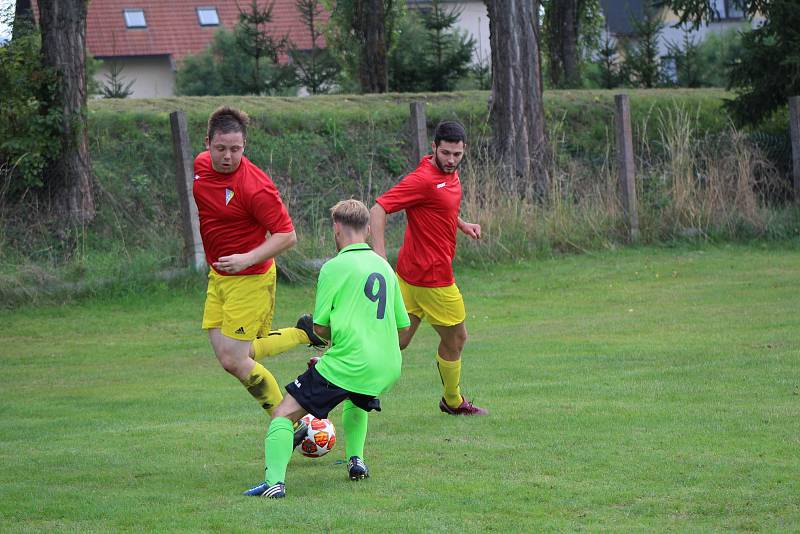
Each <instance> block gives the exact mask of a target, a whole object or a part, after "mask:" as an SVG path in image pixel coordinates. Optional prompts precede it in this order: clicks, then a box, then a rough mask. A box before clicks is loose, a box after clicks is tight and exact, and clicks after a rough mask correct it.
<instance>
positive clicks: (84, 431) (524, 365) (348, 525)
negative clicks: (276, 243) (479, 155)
mask: <svg viewBox="0 0 800 534" xmlns="http://www.w3.org/2000/svg"><path fill="white" fill-rule="evenodd" d="M458 277H459V285H460V287H461V289H462V291H463V293H464V295H465V298H466V303H467V309H468V313H469V316H468V323H467V326H468V328H469V331H470V334H471V340H470V342H469V343H468V345H467V349H466V351H465V354H464V360H465V365H464V374H463V380H462V384H463V389H464V392H465V393H466V394H467V395H469V396H471V397H473V398H474V399H475V400H476V403H477V404H479V405H483V406H486V407H488V408H489V409H490V410H491V412H492V413H491V415H490V416H489V417H485V418H476V419H467V418H454V417H449V416H446V415H444V414H441V413H440V412H439V411H438V409H437V402H438V397H439V394H440V393H439V392H440V384H439V378H438V376H437V373H436V370H435V366H434V363H433V355H434V350H435V344H436V340H435V337H434V334H433V332H432V330H431V329H430V328H424V327H423V328H421V330H420V332H419V334H418V336H417V338H416V339H415V340H414V342H413V343H412V345H411V347H409V349H408V350H406V352H405V354H404V361H405V363H404V373H403V376H402V377H401V379H400V381H399V382H398V383H397V385H396V386H395V388H394V389H393V390H392V391H391V392H390V393H389V394H388V395H386V396H385V397H384V398H383V399H382V400H383V406H384V411H383V412H382V413H380V414H376V415H374V416H372V417H371V419H370V434H369V436H368V441H367V457H366V460H367V462H368V464H369V466H370V470H371V473H372V478H370V479H369V480H367V481H364V482H359V483H351V482H349V481H348V480H347V478H346V470H345V466H344V465H343V464H342V461H343V460H344V447H343V446H342V443H340V444H339V445H338V446H337V448H336V449H335V450H334V451H333V452H332V453H331V454H329V455H328V456H326V457H324V458H321V459H316V460H312V459H308V458H304V457H301V456H299V455H296V456H295V457H294V458H293V459H292V462H291V464H290V466H289V471H288V477H287V491H288V496H287V498H286V499H284V500H282V501H265V500H260V499H254V498H246V497H243V496H240V493H241V491H242V490H244V489H246V488H247V487H249V486H250V485H251V484H253V483H255V482H258V481H259V480H260V478H261V474H262V473H261V470H262V467H263V437H264V432H265V429H266V426H267V418H266V417H265V416H264V415H262V413H261V411H260V409H259V408H258V407H257V406H256V404H255V403H254V402H253V401H252V400H251V399H250V398H249V396H248V395H247V393H246V392H245V391H244V389H243V388H242V387H241V386H240V385H239V384H238V382H237V381H236V380H235V379H233V378H231V377H230V376H228V375H226V374H225V372H224V371H223V370H222V369H221V368H220V367H219V365H218V364H217V362H216V360H215V359H214V357H213V356H212V353H211V349H210V346H209V344H208V341H207V339H206V337H205V335H204V333H203V332H201V331H200V330H199V321H200V316H201V309H202V302H203V291H202V287H201V286H202V284H201V283H198V284H197V285H196V286H192V287H191V288H189V289H179V290H167V289H165V290H163V291H158V292H156V293H150V294H144V295H138V296H132V297H129V298H127V299H118V300H114V301H103V302H88V303H84V304H80V305H73V306H69V307H45V308H27V309H22V310H17V311H14V312H9V311H4V312H0V318H1V319H2V322H3V329H2V334H0V337H2V339H0V341H1V342H2V343H1V344H0V389H1V390H2V403H0V417H1V419H0V420H1V421H2V425H1V426H0V462H1V463H2V469H1V470H0V530H1V531H3V532H24V531H28V532H34V531H35V532H41V531H70V532H76V531H80V532H118V531H146V532H155V531H159V532H161V531H186V532H188V531H218V532H237V531H238V532H256V531H262V532H264V531H272V530H275V531H278V530H281V531H297V532H299V531H304V532H326V531H349V532H400V531H403V532H407V531H411V532H478V531H496V532H523V531H525V532H538V531H640V532H650V531H678V532H686V531H689V532H695V531H728V530H735V531H739V530H744V531H765V532H775V531H798V530H800V453H798V451H800V252H799V251H798V250H797V248H796V247H795V248H792V247H779V246H770V247H759V246H720V247H713V248H704V249H692V248H686V247H679V248H674V249H665V248H661V249H652V248H645V249H629V250H623V251H616V252H604V253H601V254H596V255H584V256H575V257H561V258H556V259H552V260H546V261H535V262H530V263H520V264H514V265H505V266H497V267H491V268H490V269H489V270H486V271H478V270H469V271H462V272H459V273H458ZM312 302H313V288H310V287H289V286H288V285H283V286H281V287H279V290H278V312H277V316H276V325H277V326H284V325H287V324H289V323H290V322H293V321H294V319H295V318H296V316H297V315H298V314H299V313H300V312H302V311H308V310H310V309H311V307H312ZM310 354H311V351H310V349H306V348H298V349H294V350H293V351H291V352H290V353H287V354H285V355H282V356H279V357H277V358H274V359H272V360H269V361H267V362H266V364H267V366H268V367H269V368H270V369H272V370H273V372H274V373H275V374H276V376H277V377H278V380H279V382H280V383H282V384H283V383H286V382H288V381H289V380H290V379H292V378H294V376H295V375H297V374H298V373H299V372H301V371H302V370H303V369H305V362H306V359H307V358H308V356H309V355H310ZM340 417H341V411H340V409H337V410H336V411H334V412H333V414H332V417H331V418H332V420H333V421H334V423H339V422H340V420H341V419H340ZM342 437H343V436H342V433H341V432H340V439H341V438H342Z"/></svg>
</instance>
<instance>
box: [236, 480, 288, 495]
mask: <svg viewBox="0 0 800 534" xmlns="http://www.w3.org/2000/svg"><path fill="white" fill-rule="evenodd" d="M244 495H250V496H251V497H266V498H268V499H281V498H283V497H286V484H284V483H283V482H278V483H276V484H273V485H272V486H270V485H269V484H267V483H266V482H262V483H261V484H259V485H258V486H255V487H252V488H250V489H249V490H247V491H245V492H244Z"/></svg>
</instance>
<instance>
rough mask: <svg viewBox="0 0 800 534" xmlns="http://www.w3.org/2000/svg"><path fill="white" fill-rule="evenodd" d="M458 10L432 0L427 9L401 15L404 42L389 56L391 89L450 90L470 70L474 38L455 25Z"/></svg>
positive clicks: (401, 33)
mask: <svg viewBox="0 0 800 534" xmlns="http://www.w3.org/2000/svg"><path fill="white" fill-rule="evenodd" d="M461 11H462V10H460V9H453V10H450V11H447V10H445V9H443V8H442V6H441V5H440V4H439V2H438V0H433V2H431V5H430V9H426V10H425V11H416V10H413V11H410V12H409V13H408V14H407V15H406V16H405V17H404V19H403V20H402V21H401V23H400V31H399V37H400V39H401V40H402V42H403V46H398V47H396V48H395V49H394V50H393V52H392V54H391V55H390V59H389V66H390V81H391V88H392V89H393V90H395V91H452V90H453V88H454V87H455V85H456V83H457V82H458V81H459V80H460V79H461V78H463V77H464V76H466V75H467V74H468V73H469V71H470V60H471V58H472V50H473V49H474V48H475V40H474V39H473V38H472V37H470V36H468V35H466V34H465V33H464V32H460V31H458V30H457V29H455V28H454V26H455V24H456V22H458V19H459V17H460V15H461Z"/></svg>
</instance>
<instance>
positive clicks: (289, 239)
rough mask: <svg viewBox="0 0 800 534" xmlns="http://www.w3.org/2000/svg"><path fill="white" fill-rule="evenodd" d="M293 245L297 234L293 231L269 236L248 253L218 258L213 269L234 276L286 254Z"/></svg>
mask: <svg viewBox="0 0 800 534" xmlns="http://www.w3.org/2000/svg"><path fill="white" fill-rule="evenodd" d="M295 243H297V234H296V233H295V231H294V230H292V231H291V232H283V233H277V234H271V235H270V236H269V237H268V238H267V239H266V241H264V242H263V243H261V244H260V245H258V246H257V247H256V248H254V249H253V250H251V251H249V252H245V253H242V254H231V255H230V256H222V257H220V258H219V260H217V261H216V262H215V263H214V264H213V267H214V269H216V270H217V271H222V272H226V273H231V274H236V273H238V272H240V271H244V270H245V269H247V268H248V267H250V266H251V265H255V264H256V263H261V262H263V261H267V260H268V259H270V258H274V257H275V256H278V255H280V254H282V253H283V252H286V251H287V250H289V249H290V248H292V247H293V246H294V245H295Z"/></svg>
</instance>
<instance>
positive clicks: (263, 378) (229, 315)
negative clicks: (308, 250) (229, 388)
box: [203, 270, 283, 413]
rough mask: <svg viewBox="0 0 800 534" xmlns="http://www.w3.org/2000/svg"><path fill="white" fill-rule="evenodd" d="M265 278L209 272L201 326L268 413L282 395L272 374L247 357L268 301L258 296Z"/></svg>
mask: <svg viewBox="0 0 800 534" xmlns="http://www.w3.org/2000/svg"><path fill="white" fill-rule="evenodd" d="M268 281H269V280H268V278H267V277H266V276H264V275H254V276H220V275H219V274H217V273H215V272H214V271H213V270H212V271H211V272H210V273H209V285H208V292H207V294H206V306H205V310H204V312H203V328H205V329H207V330H208V335H209V339H210V341H211V346H212V347H213V348H214V354H215V355H216V357H217V360H219V362H220V364H221V365H222V367H223V369H225V370H226V371H227V372H228V373H230V374H232V375H233V376H235V377H236V378H238V379H239V381H240V382H241V383H242V385H243V386H244V387H245V388H246V389H247V391H248V392H249V393H250V394H251V395H252V396H253V397H254V398H255V399H256V400H257V401H258V403H259V404H260V405H261V407H262V408H264V410H266V411H267V412H269V413H271V412H272V409H273V408H274V407H275V406H277V405H278V403H279V402H280V401H281V399H282V398H283V395H282V394H281V390H280V388H279V387H278V383H277V382H276V381H275V377H274V376H272V374H271V373H270V372H269V371H267V370H266V368H264V366H263V365H261V364H260V363H257V362H254V361H253V360H251V359H250V358H249V350H250V345H251V343H252V341H253V338H254V337H255V336H256V333H257V332H258V329H259V328H260V326H261V324H262V322H263V320H264V317H265V315H266V314H267V310H268V307H269V303H268V302H265V301H264V299H262V298H259V297H260V296H261V295H263V294H264V293H265V291H266V285H267V284H268Z"/></svg>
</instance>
